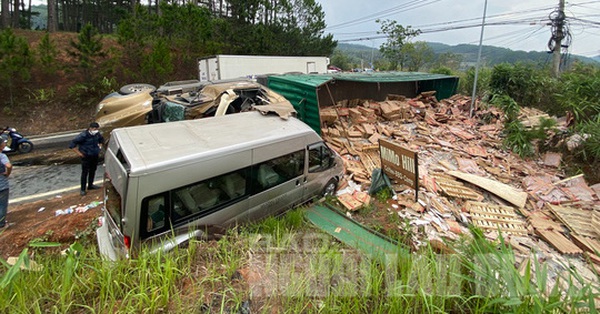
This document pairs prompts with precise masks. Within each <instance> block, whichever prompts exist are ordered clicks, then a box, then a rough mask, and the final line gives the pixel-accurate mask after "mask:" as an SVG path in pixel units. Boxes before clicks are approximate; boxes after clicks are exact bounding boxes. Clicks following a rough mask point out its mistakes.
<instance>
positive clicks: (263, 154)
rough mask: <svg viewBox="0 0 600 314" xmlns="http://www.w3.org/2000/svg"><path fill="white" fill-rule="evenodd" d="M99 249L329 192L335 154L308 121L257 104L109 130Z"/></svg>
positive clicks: (123, 248) (161, 242) (254, 214)
mask: <svg viewBox="0 0 600 314" xmlns="http://www.w3.org/2000/svg"><path fill="white" fill-rule="evenodd" d="M104 162H105V164H104V169H105V175H104V193H105V194H104V198H105V202H104V208H103V216H102V217H101V219H100V221H101V227H100V228H98V230H97V238H98V244H99V248H100V252H101V253H102V255H104V256H105V257H107V258H109V259H111V260H116V259H119V258H129V257H130V256H131V254H133V255H135V252H136V249H139V246H140V245H142V244H145V245H148V246H149V247H150V249H151V250H169V249H171V248H172V247H174V246H176V245H179V244H181V243H184V242H186V241H188V240H189V239H191V238H198V237H203V236H205V235H206V232H205V230H210V229H211V228H212V227H218V228H223V227H227V226H230V225H234V224H240V223H244V222H247V221H254V220H257V219H260V218H263V217H265V216H268V215H276V214H279V213H281V212H283V211H284V210H286V209H289V208H291V207H294V206H296V205H298V204H301V203H303V202H306V201H308V200H310V199H312V198H314V197H316V196H319V195H324V194H332V193H333V192H334V191H335V190H336V188H337V183H338V182H339V180H340V178H341V176H342V175H343V163H342V160H341V158H340V156H339V155H337V154H336V153H335V152H334V151H332V150H331V149H329V148H328V147H327V146H326V145H325V143H324V142H323V140H322V139H321V138H320V137H319V135H318V134H317V133H315V132H314V131H313V130H312V129H311V128H310V127H309V126H307V125H306V124H304V123H303V122H301V121H300V120H298V119H296V118H290V119H288V120H283V119H281V118H280V117H278V116H275V115H274V116H269V115H267V116H264V115H262V114H261V113H259V112H256V111H252V112H245V113H238V114H233V115H227V116H221V117H214V118H205V119H200V120H186V121H179V122H172V123H163V124H150V125H142V126H135V127H128V128H121V129H115V130H113V132H112V133H111V138H110V142H109V143H108V147H107V149H106V154H105V160H104Z"/></svg>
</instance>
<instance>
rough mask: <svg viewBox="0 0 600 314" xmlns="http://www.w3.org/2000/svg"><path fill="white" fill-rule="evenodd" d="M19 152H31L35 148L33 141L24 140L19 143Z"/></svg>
mask: <svg viewBox="0 0 600 314" xmlns="http://www.w3.org/2000/svg"><path fill="white" fill-rule="evenodd" d="M18 149H19V152H20V153H22V154H25V153H29V152H30V151H32V150H33V143H31V142H22V143H20V144H19V148H18Z"/></svg>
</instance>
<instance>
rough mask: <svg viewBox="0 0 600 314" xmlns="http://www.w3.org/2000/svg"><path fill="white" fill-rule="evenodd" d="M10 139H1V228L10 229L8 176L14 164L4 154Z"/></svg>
mask: <svg viewBox="0 0 600 314" xmlns="http://www.w3.org/2000/svg"><path fill="white" fill-rule="evenodd" d="M6 142H8V139H7V138H6V137H4V136H2V137H0V228H5V227H8V223H7V222H6V213H7V212H8V176H10V173H11V171H12V164H11V163H10V161H9V160H8V157H7V156H6V155H5V154H4V153H2V151H3V150H4V147H6Z"/></svg>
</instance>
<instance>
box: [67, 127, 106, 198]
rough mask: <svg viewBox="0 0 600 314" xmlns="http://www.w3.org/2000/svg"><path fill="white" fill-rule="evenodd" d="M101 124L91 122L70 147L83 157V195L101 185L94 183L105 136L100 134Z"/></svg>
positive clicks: (81, 192)
mask: <svg viewBox="0 0 600 314" xmlns="http://www.w3.org/2000/svg"><path fill="white" fill-rule="evenodd" d="M99 128H100V125H99V124H98V123H96V122H92V123H90V127H89V128H87V130H85V131H83V132H81V133H79V135H77V137H75V138H74V139H73V140H72V141H71V144H70V145H69V148H70V149H72V150H73V151H74V152H75V153H77V155H78V156H79V157H80V158H81V191H80V194H81V195H82V196H83V195H85V194H86V187H87V190H95V189H99V188H100V187H99V186H97V185H94V176H95V174H96V168H97V167H98V158H99V155H100V149H101V148H102V143H104V138H103V137H102V134H100V132H99V130H98V129H99Z"/></svg>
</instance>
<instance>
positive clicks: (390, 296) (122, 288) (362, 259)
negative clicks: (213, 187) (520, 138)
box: [0, 209, 598, 313]
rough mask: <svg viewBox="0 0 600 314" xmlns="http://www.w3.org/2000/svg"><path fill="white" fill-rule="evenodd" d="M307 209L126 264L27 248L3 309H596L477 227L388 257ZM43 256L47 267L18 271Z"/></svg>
mask: <svg viewBox="0 0 600 314" xmlns="http://www.w3.org/2000/svg"><path fill="white" fill-rule="evenodd" d="M302 211H303V210H302V209H297V210H294V211H291V212H290V213H288V214H287V215H285V216H282V217H279V218H269V219H266V220H264V221H263V222H261V223H260V224H255V225H251V226H245V227H242V228H237V229H232V230H231V232H229V233H228V234H227V235H226V236H224V237H223V238H221V239H220V240H218V241H193V242H191V243H190V244H189V245H188V246H187V247H186V248H177V249H175V250H173V251H172V252H169V253H166V254H164V253H162V254H161V253H158V254H154V255H150V254H147V253H146V252H142V253H140V254H139V256H138V258H136V259H134V260H126V261H119V262H116V263H110V262H106V261H102V260H101V259H100V257H99V256H98V254H97V253H96V248H95V247H93V246H91V245H88V246H87V247H83V246H81V245H78V244H74V245H72V246H71V248H70V250H69V251H68V253H67V255H66V256H60V255H56V254H44V249H43V248H42V247H41V246H43V244H40V243H37V244H36V246H37V247H36V252H37V253H36V255H35V257H34V258H31V257H30V256H29V252H30V251H28V250H25V251H24V252H23V254H21V256H20V257H19V261H20V262H19V263H18V264H17V265H15V266H10V265H8V264H5V265H4V269H3V271H2V272H1V273H0V288H1V293H0V312H2V313H208V312H209V311H210V312H211V313H219V312H237V311H241V310H243V309H245V308H248V307H249V308H250V309H251V312H252V313H272V312H278V313H300V312H302V313H437V312H440V313H445V312H464V313H505V312H511V313H558V312H561V313H562V312H589V313H595V312H596V310H595V308H596V304H595V303H594V298H595V297H597V293H598V285H597V284H596V283H588V282H585V281H584V280H583V278H582V277H581V276H579V275H578V274H577V273H576V272H575V271H574V270H573V269H571V268H569V267H565V271H564V272H562V273H555V272H552V276H550V270H549V269H548V268H547V266H546V265H545V264H543V263H541V262H539V259H538V258H537V257H536V256H535V255H532V256H531V259H530V260H531V262H530V263H529V264H527V267H525V269H524V270H522V272H520V271H519V270H518V268H517V267H516V266H515V265H516V263H515V256H514V255H513V252H512V250H511V249H510V248H509V246H507V245H505V244H504V243H502V242H501V243H499V244H493V243H489V242H487V241H486V240H485V239H484V237H483V236H482V235H481V233H480V232H479V231H477V230H473V236H472V237H465V238H464V239H462V240H461V241H459V242H458V244H456V245H454V249H456V250H457V251H459V252H461V253H460V254H446V255H440V254H437V253H435V252H434V250H432V249H430V248H428V247H425V248H423V249H421V251H419V252H416V253H412V254H411V253H401V255H400V256H388V258H387V259H386V260H385V261H384V262H382V261H381V260H380V259H378V260H371V259H369V258H367V257H366V256H363V255H361V254H360V253H359V252H358V251H356V250H354V249H352V248H349V247H346V246H344V245H342V244H340V243H339V242H337V241H335V240H334V239H333V238H331V237H330V236H328V235H326V234H324V233H320V232H318V230H315V229H314V228H312V227H311V226H309V225H308V224H306V223H304V220H303V213H302ZM403 252H404V251H403ZM33 260H35V262H36V263H37V264H39V265H42V266H43V268H42V269H41V270H39V271H26V270H20V269H19V267H20V265H26V266H27V265H29V266H31V264H29V263H31V261H33ZM554 276H558V278H560V279H559V280H558V281H550V280H549V279H550V277H553V278H554ZM596 282H598V281H597V280H596Z"/></svg>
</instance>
